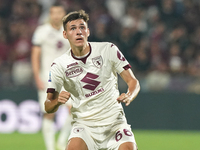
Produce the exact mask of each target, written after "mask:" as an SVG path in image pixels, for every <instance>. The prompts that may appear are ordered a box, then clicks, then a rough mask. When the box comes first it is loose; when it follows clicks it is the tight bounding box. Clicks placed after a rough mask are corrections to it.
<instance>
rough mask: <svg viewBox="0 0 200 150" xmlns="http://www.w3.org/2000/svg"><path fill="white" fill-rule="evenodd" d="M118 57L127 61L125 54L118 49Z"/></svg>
mask: <svg viewBox="0 0 200 150" xmlns="http://www.w3.org/2000/svg"><path fill="white" fill-rule="evenodd" d="M117 57H118V58H119V60H121V61H125V60H126V59H125V57H124V55H123V54H122V53H121V52H120V51H117Z"/></svg>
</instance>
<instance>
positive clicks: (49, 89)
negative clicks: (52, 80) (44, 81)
mask: <svg viewBox="0 0 200 150" xmlns="http://www.w3.org/2000/svg"><path fill="white" fill-rule="evenodd" d="M53 92H55V89H53V88H48V89H47V93H53Z"/></svg>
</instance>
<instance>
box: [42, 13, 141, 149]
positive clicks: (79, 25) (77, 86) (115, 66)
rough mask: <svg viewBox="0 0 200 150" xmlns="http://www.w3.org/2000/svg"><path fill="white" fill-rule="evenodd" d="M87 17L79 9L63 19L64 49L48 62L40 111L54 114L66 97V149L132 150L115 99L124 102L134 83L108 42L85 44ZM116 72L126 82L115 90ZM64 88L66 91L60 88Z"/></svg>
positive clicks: (129, 133) (132, 93) (131, 95)
mask: <svg viewBox="0 0 200 150" xmlns="http://www.w3.org/2000/svg"><path fill="white" fill-rule="evenodd" d="M88 20H89V16H88V14H86V13H85V12H84V11H83V10H80V11H75V12H71V13H69V14H68V15H66V16H65V17H64V18H63V26H64V31H63V36H64V38H65V39H68V40H69V43H70V46H71V51H67V52H66V53H65V54H63V55H62V56H60V57H58V58H57V59H55V61H54V62H53V63H52V66H51V69H50V76H49V86H48V89H47V99H46V101H45V110H46V112H47V113H54V112H56V111H57V110H58V108H59V106H61V105H62V104H65V103H66V102H67V101H68V99H69V98H70V97H71V99H72V109H71V113H72V116H73V121H72V123H73V127H72V130H71V134H70V137H69V142H68V145H67V148H66V150H72V149H73V150H136V149H137V145H136V142H135V138H134V134H133V133H132V131H131V127H130V125H128V124H127V120H126V118H125V114H124V111H123V107H122V105H121V103H122V102H123V103H125V105H126V106H128V105H129V104H130V103H131V101H133V100H134V99H135V97H136V96H137V94H138V92H139V90H140V86H139V82H138V80H137V79H136V78H135V76H134V75H133V73H132V71H131V69H130V67H131V66H130V65H129V63H128V62H127V60H126V59H125V58H124V56H123V54H122V53H121V52H120V50H119V49H118V48H117V47H116V46H115V45H114V44H112V43H109V42H88V40H87V39H88V36H89V34H90V31H89V28H88V24H87V22H88ZM117 73H118V74H120V76H121V77H122V78H123V79H124V81H125V82H126V83H127V85H128V90H127V93H122V94H121V95H120V94H119V90H118V84H117ZM62 86H64V88H65V89H66V91H68V92H66V91H62V92H61V93H60V94H59V92H60V90H61V87H62Z"/></svg>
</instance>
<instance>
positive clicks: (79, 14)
mask: <svg viewBox="0 0 200 150" xmlns="http://www.w3.org/2000/svg"><path fill="white" fill-rule="evenodd" d="M77 19H83V20H84V21H85V22H86V23H87V22H88V20H89V15H88V14H87V13H86V12H85V11H84V10H82V9H81V10H79V11H73V12H70V13H68V14H67V15H66V16H65V17H64V18H63V20H62V21H63V28H64V30H66V24H67V23H68V22H70V21H73V20H77Z"/></svg>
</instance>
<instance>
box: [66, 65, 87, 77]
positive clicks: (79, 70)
mask: <svg viewBox="0 0 200 150" xmlns="http://www.w3.org/2000/svg"><path fill="white" fill-rule="evenodd" d="M82 72H83V68H81V67H80V66H76V67H72V68H70V69H68V70H66V71H65V74H66V76H67V77H68V78H73V77H76V76H78V75H80V74H81V73H82Z"/></svg>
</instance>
